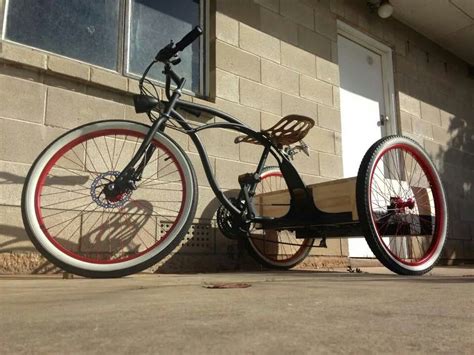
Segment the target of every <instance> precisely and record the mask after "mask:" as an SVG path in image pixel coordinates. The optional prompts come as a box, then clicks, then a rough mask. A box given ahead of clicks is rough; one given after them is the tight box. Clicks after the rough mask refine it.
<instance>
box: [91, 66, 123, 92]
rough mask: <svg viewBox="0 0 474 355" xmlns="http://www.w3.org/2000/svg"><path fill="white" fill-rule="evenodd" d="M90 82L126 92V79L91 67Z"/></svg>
mask: <svg viewBox="0 0 474 355" xmlns="http://www.w3.org/2000/svg"><path fill="white" fill-rule="evenodd" d="M91 81H92V82H93V83H96V84H99V85H102V86H107V87H109V88H113V89H117V90H120V91H127V86H128V78H126V77H124V76H122V75H119V74H117V73H113V72H110V71H107V70H103V69H99V68H95V67H91Z"/></svg>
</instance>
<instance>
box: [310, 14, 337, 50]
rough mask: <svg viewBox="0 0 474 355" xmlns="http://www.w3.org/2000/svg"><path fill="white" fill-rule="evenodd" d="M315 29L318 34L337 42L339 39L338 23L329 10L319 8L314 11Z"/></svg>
mask: <svg viewBox="0 0 474 355" xmlns="http://www.w3.org/2000/svg"><path fill="white" fill-rule="evenodd" d="M314 29H315V31H316V32H318V33H320V34H322V35H324V36H326V37H328V38H330V39H331V40H333V41H335V40H336V39H337V23H336V16H334V15H333V14H332V13H331V11H330V10H329V8H327V7H325V6H317V7H316V9H315V10H314Z"/></svg>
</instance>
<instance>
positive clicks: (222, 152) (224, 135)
mask: <svg viewBox="0 0 474 355" xmlns="http://www.w3.org/2000/svg"><path fill="white" fill-rule="evenodd" d="M238 135H239V134H238V133H237V132H234V131H228V130H225V129H219V130H217V129H205V130H203V131H200V132H198V136H199V138H200V139H201V141H202V143H203V144H204V147H205V148H206V151H207V153H208V154H209V155H211V156H216V157H220V158H226V159H233V160H239V147H238V145H237V144H234V139H235V137H237V136H238ZM190 150H191V151H192V152H197V150H196V147H195V146H194V144H191V145H190Z"/></svg>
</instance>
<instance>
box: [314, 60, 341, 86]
mask: <svg viewBox="0 0 474 355" xmlns="http://www.w3.org/2000/svg"><path fill="white" fill-rule="evenodd" d="M316 75H317V77H318V79H321V80H324V81H326V82H328V83H329V84H332V85H337V86H339V66H338V65H337V64H334V63H333V62H331V61H329V60H326V59H324V58H320V57H317V58H316Z"/></svg>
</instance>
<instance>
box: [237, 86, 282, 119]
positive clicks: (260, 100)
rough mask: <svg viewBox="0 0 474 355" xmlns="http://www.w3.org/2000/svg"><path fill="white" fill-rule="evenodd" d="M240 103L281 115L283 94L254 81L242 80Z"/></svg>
mask: <svg viewBox="0 0 474 355" xmlns="http://www.w3.org/2000/svg"><path fill="white" fill-rule="evenodd" d="M240 103H241V104H242V105H246V106H249V107H253V108H256V109H259V110H264V111H268V112H271V113H274V114H276V115H280V114H281V93H280V92H279V91H277V90H274V89H271V88H269V87H267V86H264V85H260V84H257V83H255V82H253V81H250V80H246V79H242V78H241V79H240Z"/></svg>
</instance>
